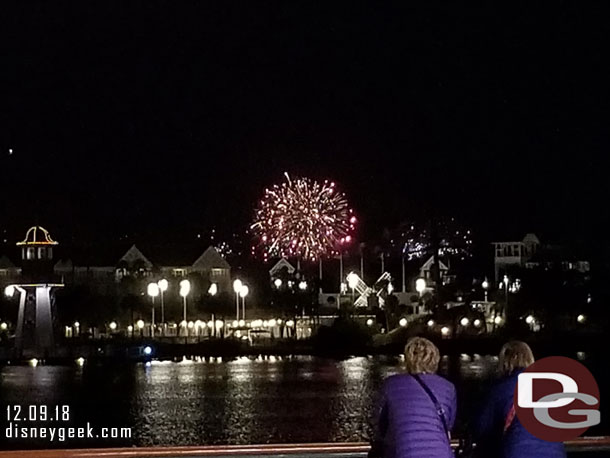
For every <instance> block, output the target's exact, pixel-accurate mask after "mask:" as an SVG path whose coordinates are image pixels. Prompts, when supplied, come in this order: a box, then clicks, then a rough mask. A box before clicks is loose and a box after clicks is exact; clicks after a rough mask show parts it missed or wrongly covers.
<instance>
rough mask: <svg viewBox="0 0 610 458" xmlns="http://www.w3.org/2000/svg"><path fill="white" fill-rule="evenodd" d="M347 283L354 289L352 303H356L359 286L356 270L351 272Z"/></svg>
mask: <svg viewBox="0 0 610 458" xmlns="http://www.w3.org/2000/svg"><path fill="white" fill-rule="evenodd" d="M347 285H348V286H349V287H350V288H351V289H352V305H356V301H355V289H356V286H358V275H356V274H355V273H354V272H350V273H349V274H348V275H347Z"/></svg>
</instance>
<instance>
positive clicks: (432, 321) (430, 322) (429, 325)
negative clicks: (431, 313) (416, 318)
mask: <svg viewBox="0 0 610 458" xmlns="http://www.w3.org/2000/svg"><path fill="white" fill-rule="evenodd" d="M432 326H434V320H428V327H429V328H431V327H432Z"/></svg>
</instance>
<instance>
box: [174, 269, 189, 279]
mask: <svg viewBox="0 0 610 458" xmlns="http://www.w3.org/2000/svg"><path fill="white" fill-rule="evenodd" d="M173 274H174V277H184V276H185V275H186V270H185V269H174V271H173Z"/></svg>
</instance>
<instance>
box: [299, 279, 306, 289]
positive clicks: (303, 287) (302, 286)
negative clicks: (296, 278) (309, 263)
mask: <svg viewBox="0 0 610 458" xmlns="http://www.w3.org/2000/svg"><path fill="white" fill-rule="evenodd" d="M299 289H300V290H301V291H305V290H306V289H307V282H306V281H301V282H300V283H299Z"/></svg>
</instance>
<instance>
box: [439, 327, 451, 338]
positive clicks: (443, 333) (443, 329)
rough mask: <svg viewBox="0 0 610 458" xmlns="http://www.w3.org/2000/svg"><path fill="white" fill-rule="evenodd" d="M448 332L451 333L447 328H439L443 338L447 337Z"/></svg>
mask: <svg viewBox="0 0 610 458" xmlns="http://www.w3.org/2000/svg"><path fill="white" fill-rule="evenodd" d="M450 331H451V329H449V328H448V327H447V326H443V327H442V328H441V334H442V335H444V336H448V335H449V332H450Z"/></svg>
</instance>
